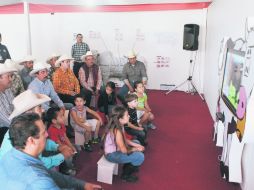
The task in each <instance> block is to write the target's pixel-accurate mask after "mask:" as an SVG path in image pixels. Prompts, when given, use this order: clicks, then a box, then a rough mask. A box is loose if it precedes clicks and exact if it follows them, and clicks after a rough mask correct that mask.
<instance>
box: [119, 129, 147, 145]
mask: <svg viewBox="0 0 254 190" xmlns="http://www.w3.org/2000/svg"><path fill="white" fill-rule="evenodd" d="M124 129H125V131H126V132H127V133H128V134H130V135H133V136H136V137H137V140H138V141H139V142H140V143H141V145H143V146H144V145H145V144H146V143H145V139H146V132H145V131H144V130H143V131H138V130H135V129H132V128H130V127H124Z"/></svg>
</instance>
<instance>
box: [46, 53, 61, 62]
mask: <svg viewBox="0 0 254 190" xmlns="http://www.w3.org/2000/svg"><path fill="white" fill-rule="evenodd" d="M54 57H60V54H57V53H52V54H51V55H50V56H49V57H48V58H47V59H46V62H49V61H50V60H51V59H53V58H54Z"/></svg>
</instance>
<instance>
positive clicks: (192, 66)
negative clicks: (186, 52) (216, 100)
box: [165, 52, 205, 101]
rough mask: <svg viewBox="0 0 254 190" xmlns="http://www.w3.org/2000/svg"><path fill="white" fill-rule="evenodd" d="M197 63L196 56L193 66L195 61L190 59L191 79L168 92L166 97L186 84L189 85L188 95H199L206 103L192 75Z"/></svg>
mask: <svg viewBox="0 0 254 190" xmlns="http://www.w3.org/2000/svg"><path fill="white" fill-rule="evenodd" d="M196 55H197V52H196ZM195 61H196V56H195V60H194V64H192V62H193V60H192V59H190V67H189V77H188V78H187V79H186V80H185V81H183V82H182V83H180V84H179V85H177V86H175V87H174V88H173V89H171V90H169V91H167V92H166V93H165V95H168V94H169V93H171V92H173V91H175V90H176V89H178V88H180V87H181V86H183V85H184V84H186V83H188V91H187V93H191V94H193V95H194V94H195V93H198V95H199V96H200V98H201V100H203V101H205V98H204V97H203V95H202V94H200V93H199V92H198V89H197V87H196V85H195V84H194V83H193V81H192V75H193V72H194V67H195ZM190 86H191V88H189V87H190Z"/></svg>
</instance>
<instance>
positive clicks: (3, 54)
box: [0, 33, 11, 63]
mask: <svg viewBox="0 0 254 190" xmlns="http://www.w3.org/2000/svg"><path fill="white" fill-rule="evenodd" d="M1 42H2V35H1V33H0V63H4V62H5V60H6V59H11V56H10V54H9V51H8V49H7V47H6V46H5V45H3V44H1Z"/></svg>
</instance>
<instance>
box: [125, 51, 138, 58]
mask: <svg viewBox="0 0 254 190" xmlns="http://www.w3.org/2000/svg"><path fill="white" fill-rule="evenodd" d="M134 57H137V53H135V51H134V50H131V51H130V52H129V53H128V55H127V58H128V59H131V58H134Z"/></svg>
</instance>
